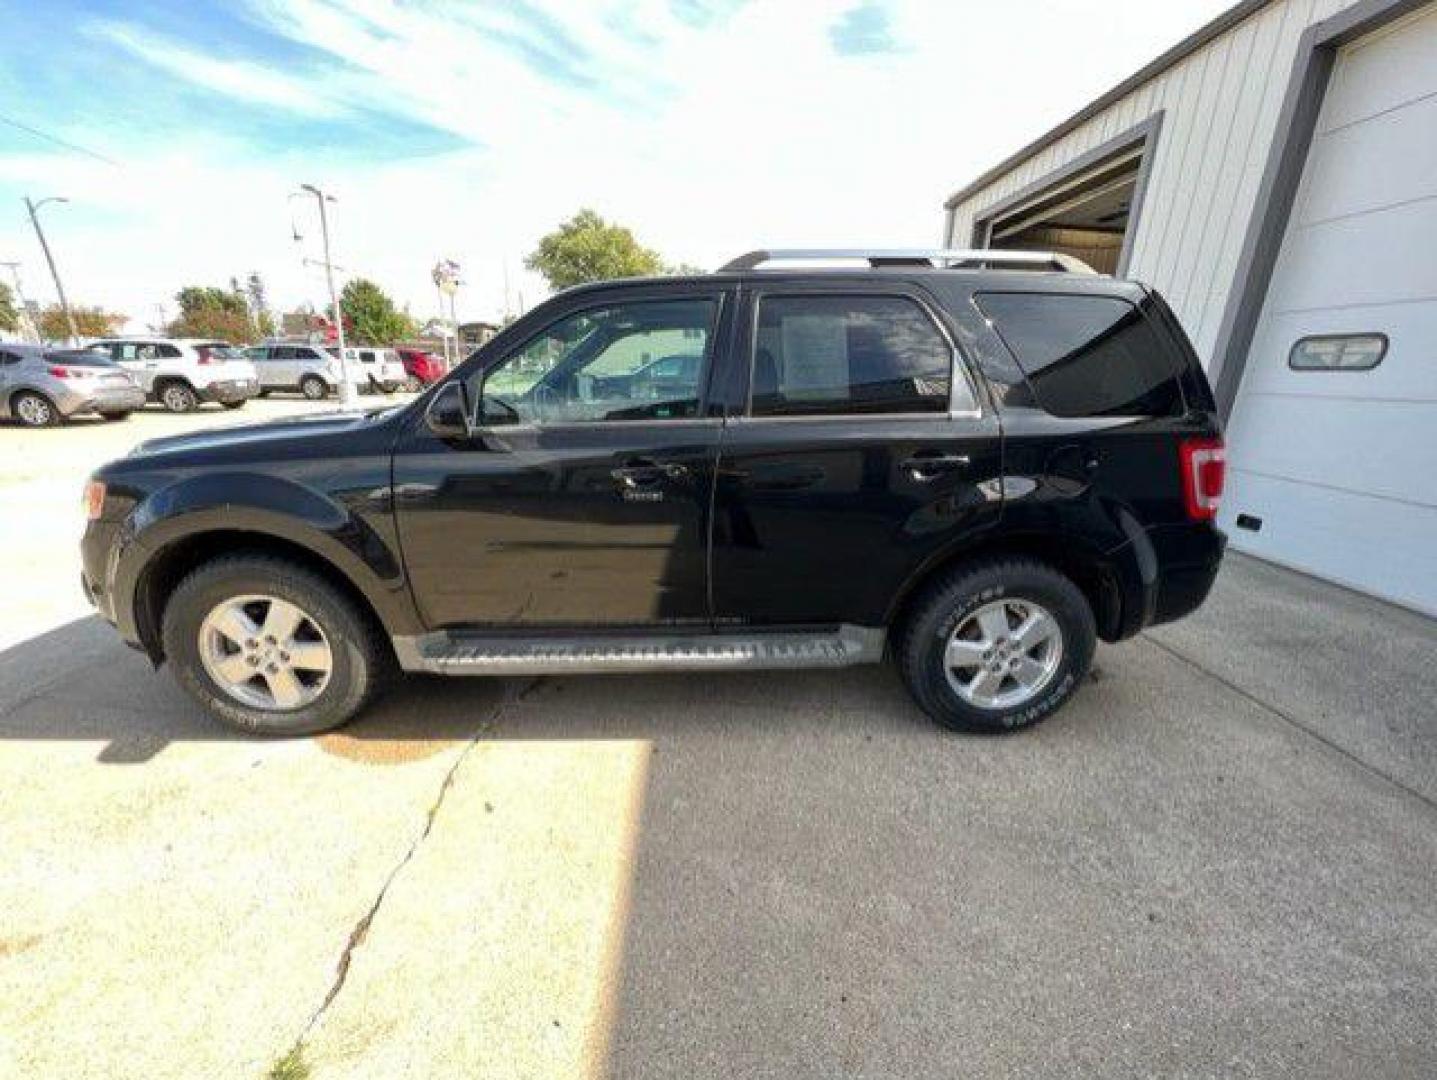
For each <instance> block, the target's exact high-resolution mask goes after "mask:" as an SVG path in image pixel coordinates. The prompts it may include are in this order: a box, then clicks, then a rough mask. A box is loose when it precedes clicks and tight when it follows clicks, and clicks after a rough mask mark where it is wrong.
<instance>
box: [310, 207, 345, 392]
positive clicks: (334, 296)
mask: <svg viewBox="0 0 1437 1080" xmlns="http://www.w3.org/2000/svg"><path fill="white" fill-rule="evenodd" d="M299 186H300V188H302V189H303V190H304V191H307V192H309V193H310V194H311V195H313V196H314V200H315V202H317V203H319V232H320V235H321V236H322V237H323V238H324V276H325V279H326V280H327V281H328V282H329V304H330V309H331V310H332V311H333V312H334V330H335V334H336V336H337V337H338V338H339V383H340V385H339V403H340V405H341V406H342V407H346V408H347V407H349V406H351V405H353V404H354V384H353V383H351V382H350V381H349V358H348V357H347V356H345V355H344V313H343V312H341V311H340V310H339V294H338V293H336V292H335V291H334V263H333V261H332V260H331V259H330V257H329V215H328V214H327V213H325V209H324V204H325V203H326V202H334V201H335V199H334V196H333V195H326V194H325V193H324V192H322V191H320V190H319V188H317V187H315V186H314V185H313V184H300V185H299Z"/></svg>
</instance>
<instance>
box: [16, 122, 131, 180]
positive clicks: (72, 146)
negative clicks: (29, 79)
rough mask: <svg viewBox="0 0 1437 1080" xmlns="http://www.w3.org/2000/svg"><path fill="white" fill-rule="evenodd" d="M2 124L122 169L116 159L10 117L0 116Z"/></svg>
mask: <svg viewBox="0 0 1437 1080" xmlns="http://www.w3.org/2000/svg"><path fill="white" fill-rule="evenodd" d="M0 124H9V125H10V126H11V127H13V128H19V129H20V130H21V131H24V132H27V133H28V134H31V135H34V136H35V137H36V138H37V139H44V140H45V141H46V142H50V143H54V144H55V145H56V146H63V147H64V148H65V149H66V150H73V151H75V153H77V154H85V155H86V156H88V157H92V158H94V159H95V160H96V161H103V162H104V163H105V164H106V165H113V166H114V167H115V168H117V169H118V168H121V167H122V166H121V165H120V163H119V162H118V161H116V160H115V159H114V158H107V157H106V156H105V155H104V154H100V153H96V152H95V151H94V150H87V149H86V148H85V147H83V146H78V145H76V144H75V143H72V142H66V141H65V140H64V139H60V138H57V137H56V136H54V135H47V134H45V132H43V131H39V130H37V129H36V128H32V127H31V126H30V125H29V124H22V123H20V121H19V120H12V119H10V117H8V116H0Z"/></svg>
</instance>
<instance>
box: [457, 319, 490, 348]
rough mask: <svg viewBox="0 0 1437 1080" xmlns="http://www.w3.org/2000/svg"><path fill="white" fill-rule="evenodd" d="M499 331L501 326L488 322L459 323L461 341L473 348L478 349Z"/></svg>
mask: <svg viewBox="0 0 1437 1080" xmlns="http://www.w3.org/2000/svg"><path fill="white" fill-rule="evenodd" d="M498 332H499V326H498V325H497V324H495V323H488V322H467V323H460V324H459V341H460V343H461V344H463V345H466V346H468V347H469V348H471V349H477V348H478V347H479V346H480V345H484V344H487V343H488V342H489V341H490V340H491V339H492V338H493V337H494V335H495V334H497V333H498Z"/></svg>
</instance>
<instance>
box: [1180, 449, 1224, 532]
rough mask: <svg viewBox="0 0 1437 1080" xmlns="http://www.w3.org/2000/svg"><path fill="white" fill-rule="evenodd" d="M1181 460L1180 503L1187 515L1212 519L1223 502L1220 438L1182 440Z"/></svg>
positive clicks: (1201, 519) (1201, 518)
mask: <svg viewBox="0 0 1437 1080" xmlns="http://www.w3.org/2000/svg"><path fill="white" fill-rule="evenodd" d="M1178 456H1179V458H1180V460H1181V462H1182V474H1183V502H1184V504H1185V505H1186V506H1187V512H1188V517H1190V518H1192V520H1194V521H1211V520H1212V519H1213V518H1214V517H1216V516H1217V508H1218V505H1219V504H1220V503H1221V502H1222V489H1223V484H1224V483H1225V482H1226V480H1227V448H1226V447H1225V446H1224V445H1223V441H1222V440H1221V439H1185V440H1183V442H1182V444H1181V446H1180V447H1179V448H1178Z"/></svg>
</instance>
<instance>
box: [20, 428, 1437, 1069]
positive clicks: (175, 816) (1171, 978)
mask: <svg viewBox="0 0 1437 1080" xmlns="http://www.w3.org/2000/svg"><path fill="white" fill-rule="evenodd" d="M296 407H299V406H291V405H282V404H278V403H272V402H266V403H256V404H255V405H253V406H251V408H250V409H247V410H246V412H247V413H250V414H259V413H268V414H273V413H276V412H281V411H285V410H292V409H294V408H296ZM235 420H236V417H234V416H231V415H224V416H208V415H206V416H204V417H201V418H199V419H194V418H186V419H185V420H177V419H176V418H171V417H165V416H146V417H144V418H143V419H140V420H136V421H133V422H132V424H131V425H130V429H129V430H127V431H119V430H117V429H115V428H113V427H106V428H100V429H96V430H93V431H91V430H88V429H86V430H83V431H82V430H79V429H62V430H60V431H55V432H41V433H29V432H21V431H16V430H13V429H0V513H3V514H4V517H5V522H6V532H5V535H6V540H5V543H6V553H7V563H9V562H10V561H11V559H12V557H13V558H14V559H16V560H20V561H22V562H23V565H24V567H25V570H24V574H23V576H24V578H25V579H26V580H25V582H24V583H22V584H21V585H20V593H21V595H22V596H24V597H26V602H25V603H24V604H18V605H15V606H10V605H7V606H6V607H5V609H4V611H5V614H4V616H3V618H0V633H3V635H4V638H3V640H4V643H5V644H4V647H3V651H0V853H3V864H0V865H3V869H4V873H3V875H0V1075H5V1076H8V1075H15V1076H30V1075H64V1076H68V1077H79V1076H95V1077H145V1078H148V1080H154V1078H158V1077H196V1076H202V1077H209V1076H214V1077H261V1076H264V1075H266V1074H267V1073H269V1072H270V1071H271V1070H274V1075H286V1076H299V1075H304V1074H305V1073H306V1071H307V1072H308V1074H309V1075H313V1076H316V1077H331V1076H332V1077H351V1076H353V1077H385V1078H392V1077H400V1076H412V1077H438V1076H456V1077H457V1076H464V1077H546V1078H547V1077H567V1076H582V1077H596V1076H602V1075H613V1076H615V1077H634V1076H637V1077H671V1076H709V1075H720V1076H725V1077H734V1076H772V1077H784V1078H790V1077H801V1076H812V1077H832V1076H840V1075H842V1076H865V1077H890V1076H891V1077H913V1076H964V1077H989V1076H992V1077H998V1076H1002V1077H1012V1076H1033V1077H1040V1076H1041V1077H1051V1076H1055V1075H1102V1076H1151V1075H1191V1076H1255V1077H1256V1076H1261V1077H1271V1076H1294V1077H1297V1076H1301V1077H1312V1076H1361V1077H1363V1078H1370V1077H1373V1076H1420V1075H1430V1074H1433V1073H1434V1072H1437V1043H1434V1040H1433V1038H1432V1019H1433V1017H1434V1016H1437V901H1434V897H1437V704H1434V703H1437V663H1434V661H1437V630H1434V626H1433V624H1432V623H1431V622H1430V621H1428V620H1424V619H1422V618H1420V617H1417V616H1414V615H1411V614H1408V613H1405V612H1401V611H1398V610H1396V609H1393V608H1390V607H1387V606H1385V605H1382V604H1378V603H1376V602H1373V601H1369V600H1366V599H1364V598H1361V597H1357V596H1354V595H1352V594H1350V593H1346V592H1344V591H1342V590H1339V589H1335V588H1332V587H1329V586H1325V585H1322V584H1319V583H1316V582H1313V581H1311V580H1309V579H1306V578H1303V577H1300V576H1298V575H1294V574H1290V573H1287V572H1285V571H1282V570H1278V569H1275V568H1272V567H1269V566H1266V565H1264V564H1260V563H1256V562H1253V561H1250V560H1246V559H1243V558H1241V557H1233V558H1231V559H1230V560H1229V562H1228V565H1227V567H1226V569H1225V571H1224V575H1223V577H1222V579H1221V580H1220V582H1219V587H1218V590H1217V594H1216V596H1215V597H1214V599H1213V601H1212V602H1211V603H1210V604H1209V605H1208V607H1207V608H1205V609H1204V611H1203V612H1202V613H1200V615H1198V616H1197V617H1195V618H1194V619H1192V620H1189V621H1188V622H1186V623H1183V624H1179V625H1177V626H1173V627H1169V628H1164V629H1162V630H1159V631H1156V632H1153V633H1150V634H1147V635H1144V636H1142V637H1140V638H1139V639H1138V640H1136V641H1134V642H1131V643H1128V644H1126V645H1123V646H1120V647H1116V648H1103V649H1100V651H1099V654H1098V661H1097V671H1096V673H1095V675H1094V678H1093V680H1092V682H1091V683H1090V684H1089V685H1088V686H1086V687H1084V689H1083V690H1082V692H1081V693H1080V694H1079V695H1078V697H1077V698H1076V699H1075V700H1074V701H1073V703H1072V704H1071V705H1070V706H1069V707H1068V708H1067V709H1066V710H1065V711H1064V712H1063V713H1062V714H1061V715H1060V716H1059V717H1058V718H1056V719H1055V720H1053V721H1051V722H1049V723H1047V724H1045V725H1043V726H1042V727H1040V728H1038V729H1037V730H1035V731H1033V732H1030V733H1027V734H1023V735H1019V736H1016V737H1012V738H1000V739H977V738H964V737H958V736H953V735H947V734H944V733H942V732H940V731H939V730H937V729H935V728H934V727H932V726H931V725H930V724H929V723H928V722H927V721H926V720H925V719H924V718H923V717H922V716H921V715H919V714H918V713H917V712H916V710H915V709H914V708H913V707H912V706H911V705H910V704H909V702H908V700H907V698H906V697H905V695H904V693H903V691H902V689H901V687H900V685H899V683H898V680H897V679H896V677H895V676H894V675H893V673H892V672H891V671H889V670H888V669H886V668H883V669H871V670H857V671H851V672H844V673H807V674H801V675H791V674H752V675H735V676H670V677H645V678H638V677H608V678H573V679H540V680H532V681H526V682H485V681H448V682H446V681H442V680H413V681H410V682H409V683H408V684H406V685H405V686H404V687H402V688H401V689H400V690H399V691H397V692H396V693H394V694H393V695H391V696H390V697H389V698H387V699H386V700H385V701H384V702H382V703H381V704H380V705H379V707H377V708H376V709H374V710H373V712H372V713H371V714H370V715H369V716H367V717H366V718H365V719H364V720H363V721H362V722H360V723H358V724H356V725H354V726H353V727H352V728H350V729H348V730H347V731H345V732H343V733H339V734H334V735H329V736H324V737H321V738H317V739H302V740H293V741H286V742H259V741H253V740H246V739H240V738H235V737H232V736H230V735H229V734H227V733H226V732H225V731H223V730H221V729H218V728H215V727H212V726H210V725H209V724H208V723H207V721H206V720H205V719H204V718H203V717H202V716H200V715H198V714H197V713H196V711H195V710H194V708H193V707H192V706H191V705H190V704H189V703H188V701H187V699H185V698H183V697H182V696H181V694H180V693H179V691H178V690H177V689H176V688H174V687H173V686H172V684H171V683H170V681H169V679H168V677H167V675H165V674H164V673H161V674H160V675H154V674H152V673H151V672H150V671H149V669H148V666H147V664H146V663H145V661H144V660H143V658H141V657H140V656H138V655H137V654H135V653H132V652H130V651H129V650H127V649H125V648H124V647H123V646H121V645H119V643H118V642H117V641H116V640H115V638H114V636H113V634H112V633H111V632H110V631H109V629H108V628H107V627H105V626H103V625H101V624H98V623H97V622H96V621H95V620H94V619H92V618H89V617H87V616H85V615H84V614H83V609H82V608H81V607H79V606H78V604H79V601H78V588H77V586H76V585H75V575H76V561H75V554H74V550H73V540H74V536H75V534H76V532H77V530H78V508H77V505H76V502H77V499H78V494H77V493H78V488H79V483H80V481H81V480H82V479H83V475H84V473H85V472H86V471H88V469H89V468H90V467H91V466H92V465H93V464H97V463H98V461H99V460H100V459H101V457H102V456H104V454H109V453H116V452H120V451H121V450H122V449H123V446H124V445H125V444H126V443H127V442H128V441H133V440H134V439H135V438H139V437H145V436H147V435H149V434H151V433H153V432H154V431H155V430H158V429H160V428H163V429H166V430H174V429H177V428H179V427H180V426H182V425H185V424H191V423H228V422H234V421H235ZM127 436H128V438H127ZM72 437H78V438H77V439H75V440H74V441H72V442H71V443H70V444H66V443H65V442H64V440H66V439H71V438H72ZM79 440H87V441H86V442H84V444H83V445H81V444H80V441H79ZM36 447H40V449H39V450H38V451H37V450H36V449H35V448H36ZM16 462H20V463H21V464H20V465H18V466H17V465H16V464H15V463H16ZM62 489H63V491H62ZM57 492H60V493H61V494H62V495H63V498H62V497H61V494H56V493H57ZM37 538H38V539H37ZM62 540H63V542H62ZM61 596H63V597H65V598H66V599H65V600H63V601H61V600H60V599H59V597H61ZM66 605H68V606H66Z"/></svg>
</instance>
